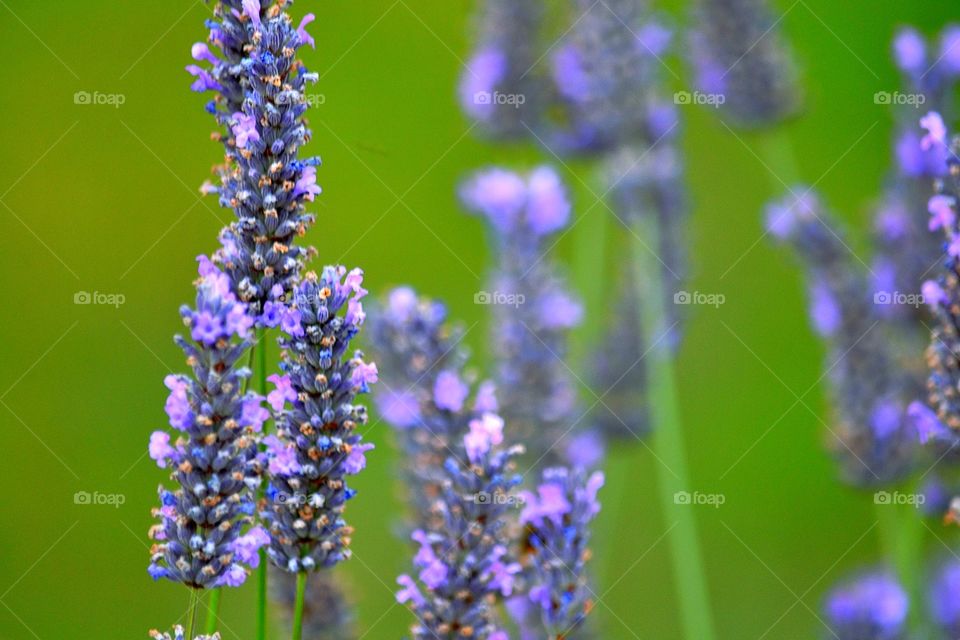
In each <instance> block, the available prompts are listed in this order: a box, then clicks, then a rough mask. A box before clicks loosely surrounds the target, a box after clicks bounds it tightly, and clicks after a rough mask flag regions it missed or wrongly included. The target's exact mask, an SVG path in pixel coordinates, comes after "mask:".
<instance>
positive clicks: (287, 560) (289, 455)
mask: <svg viewBox="0 0 960 640" xmlns="http://www.w3.org/2000/svg"><path fill="white" fill-rule="evenodd" d="M345 273H346V270H345V269H344V268H343V267H326V268H325V269H324V270H323V273H322V274H321V275H320V276H319V277H318V276H317V275H316V274H314V273H312V272H311V273H307V274H306V275H305V276H304V279H303V281H302V282H300V284H299V285H297V288H296V290H295V291H294V300H293V304H292V305H291V306H290V308H289V309H287V310H286V311H285V314H284V317H283V319H282V321H281V326H282V327H283V330H284V332H285V333H286V336H284V337H283V338H281V340H280V345H281V347H283V349H284V351H283V354H282V362H281V365H280V367H281V369H282V370H283V372H284V375H283V376H275V377H273V381H274V384H275V385H276V387H277V389H276V391H274V392H272V393H271V394H270V396H268V399H269V401H270V402H271V405H272V406H273V409H274V412H275V415H276V424H277V436H276V437H274V438H270V439H269V442H267V445H268V449H269V460H270V466H269V469H268V472H269V478H270V486H269V488H268V490H267V501H266V507H265V508H264V509H263V511H261V514H260V516H261V518H262V519H263V521H264V523H265V524H266V526H267V528H268V530H269V532H270V538H271V539H270V548H269V550H268V552H267V553H268V555H269V557H270V559H271V560H272V561H273V563H274V564H276V565H277V566H278V567H280V568H281V569H285V570H286V571H289V572H291V573H296V572H301V571H313V570H316V569H319V568H321V567H331V566H333V565H334V564H336V563H338V562H340V561H341V560H343V559H345V558H347V557H348V556H349V555H350V551H349V549H348V546H349V544H350V534H351V533H352V529H351V528H350V527H349V526H347V524H346V522H345V521H344V519H343V510H344V506H345V504H346V502H347V500H349V499H350V498H352V497H353V496H354V494H355V491H354V490H353V489H350V488H349V487H348V486H347V478H348V476H351V475H355V474H357V473H359V472H360V471H361V470H362V469H363V468H364V466H366V458H365V455H364V454H365V452H367V451H369V450H370V449H372V448H373V445H371V444H364V443H363V442H362V437H361V434H359V433H357V427H359V426H362V425H364V424H366V421H367V410H366V407H365V406H363V405H360V404H355V400H356V396H357V395H358V394H361V393H366V392H367V391H368V386H369V385H370V384H372V383H374V382H376V380H377V367H376V365H374V364H368V363H366V362H364V361H363V354H362V353H361V352H359V351H355V352H353V353H350V352H349V351H348V349H349V347H350V342H351V340H352V339H353V338H354V337H355V336H356V335H357V333H358V332H359V331H360V327H361V325H362V324H363V321H364V318H365V314H364V311H363V305H362V303H361V302H360V300H361V298H363V296H364V295H365V294H366V293H367V292H366V291H365V290H364V289H363V287H362V286H361V284H362V282H363V274H362V272H361V271H360V270H359V269H354V270H353V271H351V272H350V273H348V274H346V277H344V275H345ZM287 402H289V403H290V406H289V408H284V407H285V404H286V403H287Z"/></svg>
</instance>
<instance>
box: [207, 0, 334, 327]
mask: <svg viewBox="0 0 960 640" xmlns="http://www.w3.org/2000/svg"><path fill="white" fill-rule="evenodd" d="M286 4H288V3H284V4H280V5H275V6H274V7H273V8H272V9H264V8H263V7H262V6H261V3H260V1H259V0H244V1H243V2H240V1H238V0H223V1H222V2H221V3H220V4H218V6H217V10H216V16H217V18H218V19H217V20H213V21H210V23H209V26H210V42H211V44H213V45H214V46H215V47H216V48H217V49H219V51H220V55H221V56H222V57H218V56H217V55H215V54H214V53H213V52H211V50H210V48H209V47H207V46H206V45H205V44H202V43H200V44H197V45H194V49H193V53H194V56H195V57H197V58H198V59H199V60H200V61H206V62H210V63H212V70H211V71H210V72H207V71H205V70H203V69H201V68H200V67H197V66H194V67H192V68H191V70H192V72H195V73H196V74H197V75H198V76H199V77H201V78H203V77H209V78H211V79H212V80H214V81H215V82H213V85H210V83H206V84H205V86H204V87H203V88H212V89H214V90H216V91H218V92H219V94H220V95H219V96H218V97H217V98H215V99H214V101H213V102H211V103H210V105H209V106H208V109H209V110H210V111H211V112H212V113H213V114H214V116H215V118H216V119H217V122H218V123H219V124H220V125H221V127H222V129H223V132H222V135H220V136H219V137H220V138H221V139H222V141H223V144H224V149H225V151H226V164H225V165H224V166H223V167H221V168H220V170H219V173H220V181H221V185H220V186H219V187H212V186H209V187H206V188H205V190H207V191H214V192H219V194H220V203H221V205H222V206H224V207H227V208H230V209H232V210H233V211H234V213H235V214H236V216H237V220H236V221H235V222H234V223H233V224H231V225H230V226H229V227H228V228H227V229H225V230H224V232H223V233H222V235H221V242H222V244H223V247H222V249H221V250H220V251H218V252H217V254H216V255H215V256H214V261H215V262H217V263H219V264H220V265H221V266H222V268H223V270H224V271H225V272H226V273H227V275H229V276H230V279H231V282H232V285H233V289H234V291H235V292H236V293H237V295H238V297H239V298H240V299H241V300H243V301H244V302H248V303H250V304H251V306H252V307H253V309H254V310H255V311H256V312H257V313H258V314H259V313H267V312H268V311H269V309H267V308H266V307H267V306H268V305H270V304H276V303H275V302H274V299H275V298H277V297H279V295H282V294H285V293H289V291H290V288H291V286H292V284H293V282H294V281H295V280H296V278H297V277H298V274H299V272H300V269H301V265H302V262H303V261H304V259H305V257H306V256H307V254H308V250H307V249H305V248H302V247H299V246H298V245H296V244H295V242H294V240H295V238H296V237H297V236H302V235H303V234H304V233H305V232H306V228H307V227H308V226H309V225H310V224H311V223H312V222H313V216H312V214H308V213H306V210H305V203H306V202H309V201H312V200H313V199H314V197H315V196H316V195H317V194H319V193H320V187H318V186H317V184H316V166H317V165H318V164H319V163H320V161H319V158H305V159H302V158H300V157H299V154H300V148H301V147H302V146H303V145H304V144H306V143H307V142H308V141H309V139H310V130H309V129H308V128H307V127H306V124H305V121H304V117H303V116H304V113H305V112H306V110H307V106H308V104H307V97H306V95H305V93H304V92H305V88H306V85H307V83H308V82H312V81H315V80H316V78H317V77H316V75H315V74H311V73H308V72H307V71H306V70H305V69H304V68H303V65H302V63H301V62H300V61H299V60H298V59H297V58H296V53H297V50H298V49H299V48H300V47H301V46H303V45H304V44H307V43H309V42H310V38H309V35H307V34H306V32H305V31H304V30H303V29H302V28H301V29H297V28H296V27H294V26H293V23H292V20H291V18H290V16H289V15H288V14H287V13H285V12H284V11H282V8H283V7H285V6H286ZM308 18H309V16H308ZM214 85H215V86H214Z"/></svg>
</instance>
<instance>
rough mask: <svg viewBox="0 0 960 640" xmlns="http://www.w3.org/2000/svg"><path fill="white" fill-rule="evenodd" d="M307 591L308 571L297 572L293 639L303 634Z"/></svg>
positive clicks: (298, 638) (295, 639)
mask: <svg viewBox="0 0 960 640" xmlns="http://www.w3.org/2000/svg"><path fill="white" fill-rule="evenodd" d="M306 593H307V572H306V571H301V572H300V573H298V574H297V599H296V601H295V602H294V606H293V640H300V639H301V637H302V636H303V601H304V596H305V595H306Z"/></svg>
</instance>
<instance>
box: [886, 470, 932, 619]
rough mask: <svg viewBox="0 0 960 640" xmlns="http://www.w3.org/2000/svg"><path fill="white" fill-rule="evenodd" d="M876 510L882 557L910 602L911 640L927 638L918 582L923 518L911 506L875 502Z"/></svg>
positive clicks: (921, 594) (921, 596)
mask: <svg viewBox="0 0 960 640" xmlns="http://www.w3.org/2000/svg"><path fill="white" fill-rule="evenodd" d="M914 491H916V489H915V488H914ZM875 507H876V508H875V511H876V516H877V521H878V522H879V527H880V547H881V549H882V552H883V556H884V558H886V561H887V562H888V563H889V566H890V568H892V569H893V570H894V572H895V574H896V576H897V579H898V580H899V581H900V584H901V585H903V588H904V590H905V591H906V592H907V595H908V596H909V598H910V609H909V614H908V615H909V618H908V622H909V626H910V629H911V632H912V634H914V635H911V637H918V638H925V637H927V636H926V630H925V629H923V626H924V621H923V616H922V605H923V601H924V598H923V593H922V591H921V587H922V585H921V584H920V581H919V580H918V579H917V559H918V558H919V557H920V554H921V552H922V547H923V531H922V521H921V518H920V514H918V513H917V512H916V511H917V510H916V509H915V508H914V507H912V506H910V505H898V504H886V503H884V504H880V503H876V501H875Z"/></svg>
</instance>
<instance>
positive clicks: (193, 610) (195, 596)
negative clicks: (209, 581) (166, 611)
mask: <svg viewBox="0 0 960 640" xmlns="http://www.w3.org/2000/svg"><path fill="white" fill-rule="evenodd" d="M199 602H200V591H199V590H198V589H193V588H191V589H190V614H189V617H188V618H187V637H188V638H190V640H193V629H194V626H195V625H196V622H197V604H198V603H199Z"/></svg>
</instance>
